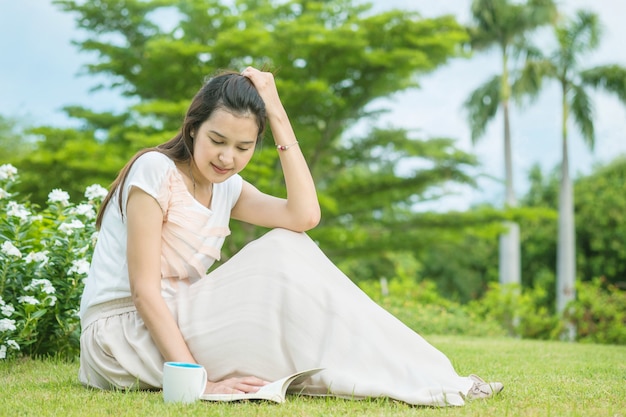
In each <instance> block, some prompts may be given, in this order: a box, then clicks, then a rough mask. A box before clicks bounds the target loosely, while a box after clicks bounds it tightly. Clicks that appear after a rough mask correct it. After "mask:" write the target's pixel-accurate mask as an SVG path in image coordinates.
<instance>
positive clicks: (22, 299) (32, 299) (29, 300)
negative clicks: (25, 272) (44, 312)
mask: <svg viewBox="0 0 626 417" xmlns="http://www.w3.org/2000/svg"><path fill="white" fill-rule="evenodd" d="M17 301H19V302H20V303H23V304H31V305H37V304H39V300H38V299H36V298H35V297H33V296H32V295H23V296H21V297H19V298H18V299H17Z"/></svg>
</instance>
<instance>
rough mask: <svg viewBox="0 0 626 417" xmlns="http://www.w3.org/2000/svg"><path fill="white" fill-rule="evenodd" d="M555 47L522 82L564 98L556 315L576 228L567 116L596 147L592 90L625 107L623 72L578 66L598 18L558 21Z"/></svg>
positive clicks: (567, 289) (563, 300)
mask: <svg viewBox="0 0 626 417" xmlns="http://www.w3.org/2000/svg"><path fill="white" fill-rule="evenodd" d="M555 35H556V39H557V48H556V50H555V51H554V52H553V53H552V54H551V55H549V56H547V57H544V56H541V55H540V54H539V53H538V54H537V56H536V57H535V59H534V60H533V61H529V62H528V65H527V68H526V69H525V78H526V79H533V80H534V81H532V83H533V84H535V85H538V84H540V81H541V79H542V78H548V79H552V80H555V81H556V82H558V84H559V86H560V90H561V95H562V105H561V112H562V125H561V131H562V138H561V148H562V157H561V158H562V160H561V184H560V190H559V224H558V245H557V248H558V250H557V267H556V269H557V311H559V312H562V311H563V310H564V309H565V307H566V305H567V304H568V303H569V302H571V301H572V300H573V299H574V298H575V287H576V285H575V282H576V249H575V248H576V243H575V225H574V193H573V187H572V181H571V179H570V174H569V152H568V141H567V139H568V122H569V119H570V116H572V117H573V120H574V122H575V123H576V125H577V126H578V128H579V130H580V133H581V134H582V137H583V139H584V141H585V143H586V144H587V145H588V147H589V148H590V149H592V150H593V147H594V144H595V133H594V122H593V105H592V101H591V97H590V92H589V89H590V88H601V89H603V90H605V91H606V92H609V93H612V94H615V96H617V98H619V99H620V101H621V102H622V103H623V104H625V105H626V68H623V67H620V66H618V65H601V66H597V67H593V68H587V69H584V68H581V63H583V62H585V61H584V59H583V57H584V56H585V54H587V53H589V52H590V51H593V50H594V49H595V48H597V47H598V43H599V40H600V22H599V21H598V16H597V15H596V14H594V13H591V12H587V11H579V12H578V13H577V14H576V16H575V18H574V19H570V20H564V21H561V22H560V23H559V24H558V25H557V26H556V27H555Z"/></svg>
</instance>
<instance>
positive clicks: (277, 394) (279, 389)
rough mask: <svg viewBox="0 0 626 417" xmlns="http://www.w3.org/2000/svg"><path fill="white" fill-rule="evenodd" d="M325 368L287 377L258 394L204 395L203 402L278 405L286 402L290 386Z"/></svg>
mask: <svg viewBox="0 0 626 417" xmlns="http://www.w3.org/2000/svg"><path fill="white" fill-rule="evenodd" d="M322 369H323V368H314V369H308V370H306V371H301V372H296V373H295V374H292V375H289V376H286V377H284V378H281V379H279V380H276V381H274V382H271V383H269V384H267V385H265V386H264V387H261V388H260V389H259V390H258V391H257V392H252V393H248V394H202V395H201V396H200V399H201V400H205V401H241V400H266V401H274V402H277V403H282V402H285V400H286V393H287V389H288V388H289V386H290V385H291V384H292V383H293V382H294V381H296V380H297V382H298V383H300V382H302V381H303V380H304V379H306V378H308V377H310V376H311V375H314V374H316V373H318V372H319V371H321V370H322Z"/></svg>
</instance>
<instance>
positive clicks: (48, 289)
mask: <svg viewBox="0 0 626 417" xmlns="http://www.w3.org/2000/svg"><path fill="white" fill-rule="evenodd" d="M38 287H40V288H41V291H42V292H44V293H46V294H54V293H55V292H56V290H55V289H54V287H53V286H52V283H51V282H50V281H48V280H47V279H45V278H43V279H34V280H32V281H31V282H30V284H29V285H27V286H26V287H24V291H32V290H35V289H37V288H38Z"/></svg>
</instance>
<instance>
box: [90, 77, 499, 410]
mask: <svg viewBox="0 0 626 417" xmlns="http://www.w3.org/2000/svg"><path fill="white" fill-rule="evenodd" d="M266 119H267V120H269V123H270V127H271V130H272V133H273V137H274V139H275V141H276V148H277V151H278V154H279V156H280V162H281V165H282V169H283V173H284V177H285V183H286V188H287V198H286V199H282V198H277V197H273V196H270V195H267V194H264V193H262V192H260V191H259V190H258V189H256V188H255V187H254V186H252V185H251V184H250V183H248V182H247V181H245V180H243V179H242V177H241V176H240V175H239V174H238V173H239V172H240V171H241V170H243V169H244V168H245V166H246V165H247V164H248V162H249V161H250V158H251V157H252V155H253V153H254V149H255V145H256V144H257V142H258V141H259V140H260V138H261V136H262V135H263V132H264V130H265V123H266ZM231 217H232V218H234V219H237V220H240V221H244V222H248V223H252V224H255V225H259V226H263V227H267V228H271V229H273V230H272V231H270V232H269V233H267V234H266V235H265V236H263V237H261V238H260V239H258V240H256V241H254V242H252V243H250V244H248V245H247V246H246V247H245V248H243V249H242V250H241V251H240V252H239V253H238V254H236V255H235V256H234V257H233V258H231V259H230V260H229V261H228V262H226V263H224V264H223V265H222V266H220V267H219V268H217V269H215V270H214V271H212V272H211V273H209V274H208V275H207V274H206V271H207V270H208V269H209V267H210V266H211V265H212V264H213V262H214V261H215V260H219V258H220V252H219V251H220V248H221V246H222V244H223V242H224V239H225V237H226V236H227V235H228V234H229V229H228V223H229V220H230V218H231ZM319 220H320V208H319V203H318V201H317V196H316V191H315V185H314V183H313V179H312V177H311V174H310V172H309V169H308V167H307V164H306V161H305V159H304V156H303V155H302V152H301V151H300V148H299V146H298V141H297V140H296V137H295V134H294V132H293V129H292V127H291V125H290V122H289V119H288V117H287V114H286V112H285V109H284V108H283V106H282V104H281V101H280V98H279V95H278V92H277V89H276V86H275V83H274V78H273V75H272V74H271V73H268V72H262V71H259V70H257V69H255V68H251V67H248V68H247V69H245V70H244V71H243V72H242V73H241V74H236V73H224V74H221V75H218V76H216V77H214V78H212V79H211V80H209V81H208V82H207V83H206V84H205V85H204V86H203V87H202V88H201V90H200V91H199V92H198V93H197V95H196V96H195V97H194V99H193V101H192V103H191V105H190V107H189V110H188V112H187V115H186V116H185V120H184V122H183V126H182V128H181V131H180V132H179V133H178V134H177V135H176V136H175V137H174V138H173V139H171V140H170V141H168V142H166V143H164V144H162V145H160V146H157V147H156V148H153V149H147V150H144V151H141V152H139V153H138V154H137V155H135V157H133V158H132V159H131V161H130V162H129V163H128V164H127V165H126V166H125V167H124V169H123V170H122V171H121V172H120V174H119V176H118V177H117V179H116V180H115V181H114V183H113V184H112V186H111V190H110V192H109V194H108V196H107V197H106V199H105V200H104V202H103V205H102V207H101V210H100V213H99V215H98V219H97V225H98V227H99V228H100V234H99V237H98V242H97V244H96V248H95V251H94V256H93V260H92V265H91V270H90V273H89V276H88V278H87V281H86V284H85V290H84V293H83V297H82V301H81V310H80V311H81V324H82V329H83V330H82V335H81V362H80V376H79V377H80V380H81V382H82V383H83V384H85V385H88V386H93V387H97V388H102V389H111V388H138V389H154V388H160V387H161V384H162V368H163V362H164V361H178V362H194V363H200V364H202V365H203V366H204V367H205V368H206V370H207V373H208V376H209V382H208V383H207V386H206V392H207V393H245V392H255V391H257V390H258V389H259V388H260V387H261V386H263V385H265V384H267V381H272V380H275V379H278V378H281V377H283V376H285V375H288V374H291V373H294V372H296V371H299V370H303V369H308V368H314V367H323V368H325V370H324V371H322V372H320V373H319V374H317V375H315V376H313V377H312V378H310V380H309V382H308V383H307V385H306V386H305V387H304V388H303V390H304V391H303V392H304V393H307V394H311V395H327V394H328V395H337V396H346V397H357V398H361V397H370V396H371V397H378V396H386V397H391V398H395V399H398V400H401V401H405V402H407V403H410V404H423V405H462V404H463V403H464V399H465V398H468V397H469V398H483V397H489V396H492V395H493V394H494V393H496V392H498V391H500V390H501V389H502V385H501V384H499V383H494V384H487V383H485V382H484V381H482V380H481V379H480V378H478V377H475V376H470V377H460V376H458V375H457V374H456V372H455V371H454V369H453V368H452V366H451V364H450V361H449V360H448V359H447V358H446V357H445V355H443V354H442V353H441V352H439V351H438V350H437V349H435V348H434V347H432V346H431V345H429V344H428V343H427V342H426V341H425V340H424V339H422V338H421V337H420V336H419V335H417V334H416V333H415V332H413V331H412V330H410V329H409V328H408V327H406V326H404V325H403V324H402V323H401V322H400V321H398V320H397V319H395V318H394V317H393V316H391V315H390V314H389V313H387V312H386V311H385V310H383V309H382V308H380V307H379V306H378V305H376V304H375V303H374V302H373V301H371V300H370V299H369V298H368V297H367V296H366V295H365V294H364V293H362V292H361V291H360V290H359V289H358V287H356V286H355V285H354V284H353V283H352V282H351V281H350V280H349V279H348V278H347V277H346V276H345V275H344V274H342V273H341V272H340V271H339V270H338V269H337V268H336V267H335V266H334V265H333V264H332V263H331V262H330V261H329V260H328V258H326V256H324V254H323V253H322V252H321V251H320V250H319V249H318V248H317V246H316V245H315V244H314V243H313V242H312V241H311V240H310V239H309V238H308V237H307V235H306V234H304V233H302V232H305V231H307V230H309V229H311V228H313V227H315V226H316V225H317V224H318V222H319Z"/></svg>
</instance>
